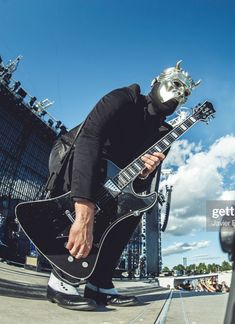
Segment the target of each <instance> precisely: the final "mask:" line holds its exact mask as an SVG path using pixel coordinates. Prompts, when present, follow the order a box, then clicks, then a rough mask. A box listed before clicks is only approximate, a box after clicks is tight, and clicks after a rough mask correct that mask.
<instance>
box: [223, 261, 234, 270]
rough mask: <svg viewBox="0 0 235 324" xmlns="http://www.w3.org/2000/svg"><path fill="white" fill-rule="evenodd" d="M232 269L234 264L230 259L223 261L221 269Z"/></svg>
mask: <svg viewBox="0 0 235 324" xmlns="http://www.w3.org/2000/svg"><path fill="white" fill-rule="evenodd" d="M228 270H232V266H231V264H230V263H229V262H228V261H223V262H222V264H221V271H228Z"/></svg>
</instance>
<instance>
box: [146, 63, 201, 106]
mask: <svg viewBox="0 0 235 324" xmlns="http://www.w3.org/2000/svg"><path fill="white" fill-rule="evenodd" d="M181 62H182V61H178V62H177V63H176V65H175V67H170V68H168V69H166V70H164V71H163V72H162V73H161V74H160V75H158V76H157V77H156V78H155V79H154V80H153V81H152V83H151V86H152V87H153V86H154V85H155V84H156V82H158V84H159V87H158V96H159V99H160V101H161V102H162V103H164V102H166V101H168V100H170V99H176V100H177V101H178V103H179V104H183V103H185V102H186V100H187V98H188V96H189V95H190V94H191V92H192V90H193V89H195V88H196V87H197V86H199V84H200V82H201V80H199V81H197V82H196V83H195V82H194V81H193V79H192V78H191V76H190V75H189V74H188V72H186V71H183V70H182V69H181V67H180V63H181Z"/></svg>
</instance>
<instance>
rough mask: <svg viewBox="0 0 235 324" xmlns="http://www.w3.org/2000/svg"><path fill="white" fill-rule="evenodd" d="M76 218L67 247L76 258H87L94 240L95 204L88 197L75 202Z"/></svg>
mask: <svg viewBox="0 0 235 324" xmlns="http://www.w3.org/2000/svg"><path fill="white" fill-rule="evenodd" d="M74 206H75V213H76V219H75V221H74V223H73V225H72V226H71V229H70V232H69V240H68V243H67V245H66V248H67V249H68V250H69V252H70V254H71V255H72V256H74V257H75V258H76V259H81V258H86V257H87V256H88V254H89V252H90V250H91V247H92V242H93V223H94V216H95V205H94V204H93V203H92V202H90V201H89V200H86V199H80V200H79V201H77V202H75V205H74Z"/></svg>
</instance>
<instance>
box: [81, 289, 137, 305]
mask: <svg viewBox="0 0 235 324" xmlns="http://www.w3.org/2000/svg"><path fill="white" fill-rule="evenodd" d="M84 297H85V298H89V299H92V300H94V301H95V302H96V304H97V305H105V306H122V307H124V306H137V305H140V304H141V303H140V301H139V299H138V298H137V297H135V296H126V295H121V294H108V293H103V292H101V291H100V290H99V288H97V291H95V290H93V289H90V288H89V287H87V286H86V287H85V290H84Z"/></svg>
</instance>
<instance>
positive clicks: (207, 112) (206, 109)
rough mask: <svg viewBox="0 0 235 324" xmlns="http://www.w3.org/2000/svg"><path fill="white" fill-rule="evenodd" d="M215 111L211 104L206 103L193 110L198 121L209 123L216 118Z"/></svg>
mask: <svg viewBox="0 0 235 324" xmlns="http://www.w3.org/2000/svg"><path fill="white" fill-rule="evenodd" d="M215 112H216V111H215V109H214V107H213V105H212V103H211V102H209V101H205V102H204V103H203V104H199V105H197V106H196V107H195V108H194V109H193V115H194V117H195V118H196V119H197V120H201V121H204V122H206V123H208V122H209V120H210V119H211V118H214V114H215Z"/></svg>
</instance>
